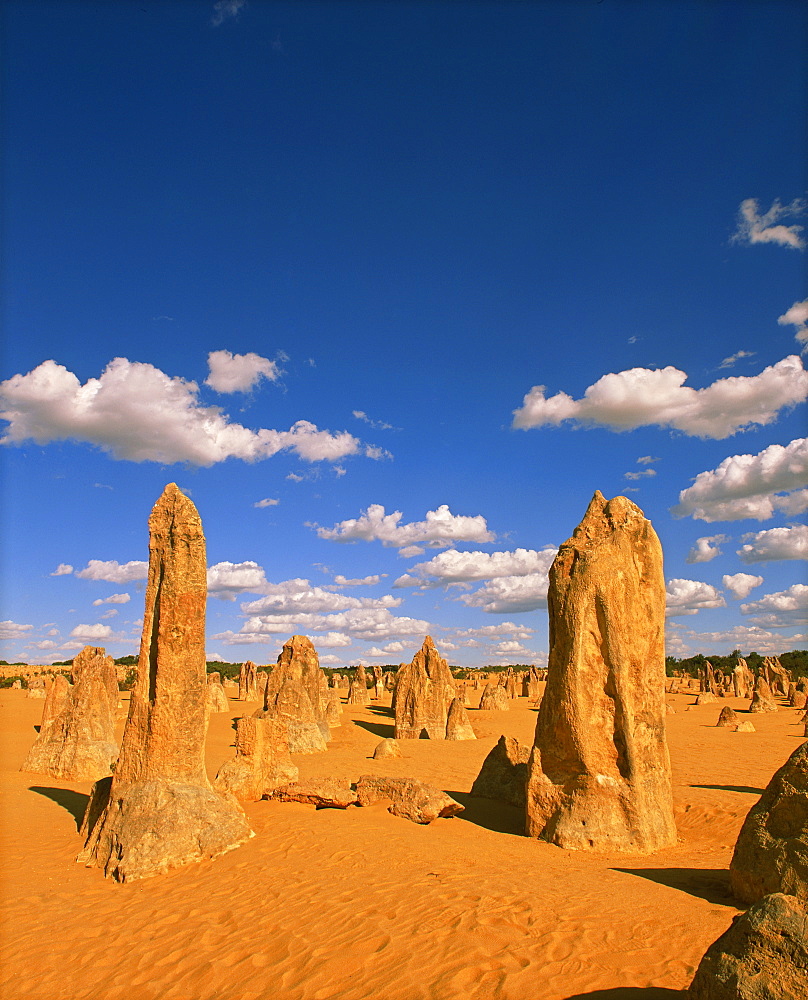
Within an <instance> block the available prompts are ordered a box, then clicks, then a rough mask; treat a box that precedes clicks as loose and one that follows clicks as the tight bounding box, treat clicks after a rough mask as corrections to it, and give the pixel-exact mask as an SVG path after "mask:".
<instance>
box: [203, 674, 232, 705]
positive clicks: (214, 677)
mask: <svg viewBox="0 0 808 1000" xmlns="http://www.w3.org/2000/svg"><path fill="white" fill-rule="evenodd" d="M205 698H206V699H207V704H208V711H209V712H229V711H230V699H229V698H228V697H227V692H226V691H225V689H224V687H223V686H222V680H221V674H219V673H218V671H215V670H214V671H211V672H210V673H209V674H208V686H207V688H206V690H205Z"/></svg>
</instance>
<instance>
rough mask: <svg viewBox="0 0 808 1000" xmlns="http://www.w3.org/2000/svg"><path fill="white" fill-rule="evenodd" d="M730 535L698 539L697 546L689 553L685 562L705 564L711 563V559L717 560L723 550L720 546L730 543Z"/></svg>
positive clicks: (705, 536) (706, 536)
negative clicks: (723, 543)
mask: <svg viewBox="0 0 808 1000" xmlns="http://www.w3.org/2000/svg"><path fill="white" fill-rule="evenodd" d="M728 541H729V536H728V535H704V536H703V537H702V538H697V539H696V544H695V545H694V546H693V548H692V549H691V550H690V551H689V552H688V554H687V559H685V562H688V563H705V562H710V560H711V559H715V557H716V556H720V555H721V549H719V547H718V546H719V545H720V544H721V543H722V542H728Z"/></svg>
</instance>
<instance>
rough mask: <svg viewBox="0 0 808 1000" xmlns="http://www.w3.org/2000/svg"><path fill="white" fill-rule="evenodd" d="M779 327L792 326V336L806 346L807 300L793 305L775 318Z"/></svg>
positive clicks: (807, 332)
mask: <svg viewBox="0 0 808 1000" xmlns="http://www.w3.org/2000/svg"><path fill="white" fill-rule="evenodd" d="M777 322H778V323H779V324H780V326H793V327H794V330H795V332H794V336H795V337H796V338H797V340H798V341H799V342H800V343H801V344H808V299H803V300H802V302H795V303H794V305H793V306H792V307H791V308H790V309H788V310H787V311H786V312H784V313H783V315H782V316H778V317H777Z"/></svg>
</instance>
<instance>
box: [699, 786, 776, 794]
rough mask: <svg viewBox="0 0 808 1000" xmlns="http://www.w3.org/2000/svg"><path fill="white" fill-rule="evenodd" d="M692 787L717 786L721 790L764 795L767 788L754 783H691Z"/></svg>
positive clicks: (717, 789)
mask: <svg viewBox="0 0 808 1000" xmlns="http://www.w3.org/2000/svg"><path fill="white" fill-rule="evenodd" d="M690 787H691V788H715V789H716V791H719V792H748V793H749V795H762V794H763V792H764V791H765V789H763V788H754V787H753V786H752V785H691V786H690Z"/></svg>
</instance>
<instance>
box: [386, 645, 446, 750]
mask: <svg viewBox="0 0 808 1000" xmlns="http://www.w3.org/2000/svg"><path fill="white" fill-rule="evenodd" d="M454 698H455V685H454V678H453V677H452V674H451V671H450V670H449V665H448V664H447V662H446V660H444V659H443V657H442V656H441V655H440V653H439V652H438V651H437V649H436V648H435V643H434V642H433V641H432V637H431V636H429V635H428V636H426V638H425V639H424V643H423V645H422V646H421V648H420V650H419V651H418V652H417V653H416V654H415V656H414V657H413V658H412V663H404V664H402V665H401V666H400V667H399V669H398V675H397V677H396V690H395V695H394V710H395V714H396V726H395V734H396V739H397V740H417V739H420V738H421V737H422V736H423V735H426V736H427V737H428V738H429V739H431V740H443V739H446V722H447V718H448V711H449V706H450V705H451V704H452V702H453V701H454Z"/></svg>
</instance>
